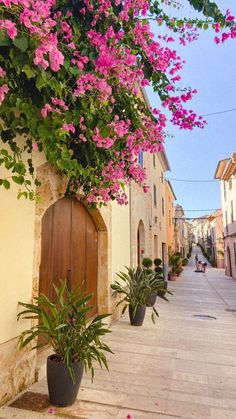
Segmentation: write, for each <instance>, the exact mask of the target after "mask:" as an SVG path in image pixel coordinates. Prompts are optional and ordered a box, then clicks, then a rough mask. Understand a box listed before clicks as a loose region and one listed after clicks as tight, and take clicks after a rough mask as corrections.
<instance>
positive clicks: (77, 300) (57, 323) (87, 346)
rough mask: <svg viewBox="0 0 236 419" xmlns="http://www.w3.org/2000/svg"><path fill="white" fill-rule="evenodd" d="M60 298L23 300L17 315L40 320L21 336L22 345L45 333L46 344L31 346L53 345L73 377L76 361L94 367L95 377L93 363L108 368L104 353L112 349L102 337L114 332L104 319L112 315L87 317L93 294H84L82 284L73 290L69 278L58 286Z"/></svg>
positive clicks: (59, 359)
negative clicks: (68, 285) (106, 325)
mask: <svg viewBox="0 0 236 419" xmlns="http://www.w3.org/2000/svg"><path fill="white" fill-rule="evenodd" d="M54 289H55V293H56V296H57V298H56V301H54V300H50V299H49V298H48V297H46V295H43V294H42V295H40V296H39V297H37V298H35V300H36V304H26V303H22V302H19V305H21V306H23V307H24V308H25V310H23V311H21V312H20V313H19V314H18V316H17V318H18V320H19V319H20V318H23V319H37V320H38V324H37V325H35V326H32V327H31V328H30V329H28V330H26V331H24V332H23V333H22V334H21V336H20V338H19V346H20V348H24V347H25V346H27V345H28V344H29V343H30V342H32V341H34V340H35V339H36V338H37V337H39V336H42V337H43V338H44V343H41V344H37V343H36V345H35V346H33V348H31V349H35V348H38V347H42V346H51V347H52V348H53V350H54V352H55V357H56V359H57V360H58V362H64V363H66V365H67V367H68V369H69V372H70V375H71V378H72V379H74V376H73V375H74V373H73V369H72V363H73V362H77V361H82V362H83V363H84V366H85V368H86V369H89V370H91V373H92V379H93V377H94V368H93V362H94V361H98V362H99V364H100V366H101V367H102V366H105V367H106V369H108V365H107V360H106V356H105V354H104V352H112V351H111V349H110V348H109V347H108V346H107V345H106V344H105V343H104V342H102V341H101V340H100V337H101V336H104V335H106V334H107V333H109V332H110V330H108V329H107V328H106V327H105V324H104V323H103V322H102V320H103V319H104V318H106V317H108V316H109V315H110V314H103V315H100V316H97V317H95V318H94V319H93V320H92V321H91V322H90V323H89V322H88V321H87V320H86V317H87V316H86V315H87V313H88V312H89V311H90V310H91V309H92V307H91V306H88V303H89V301H90V300H91V298H92V295H87V296H83V295H82V294H80V293H79V292H78V287H77V288H75V289H74V290H73V291H71V292H70V291H69V290H68V288H67V284H66V281H61V284H60V286H59V287H58V288H57V287H56V286H55V285H54Z"/></svg>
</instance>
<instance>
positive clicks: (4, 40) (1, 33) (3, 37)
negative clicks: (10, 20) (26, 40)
mask: <svg viewBox="0 0 236 419" xmlns="http://www.w3.org/2000/svg"><path fill="white" fill-rule="evenodd" d="M9 45H11V40H10V38H9V36H7V34H6V31H5V30H4V29H1V30H0V47H8V46H9Z"/></svg>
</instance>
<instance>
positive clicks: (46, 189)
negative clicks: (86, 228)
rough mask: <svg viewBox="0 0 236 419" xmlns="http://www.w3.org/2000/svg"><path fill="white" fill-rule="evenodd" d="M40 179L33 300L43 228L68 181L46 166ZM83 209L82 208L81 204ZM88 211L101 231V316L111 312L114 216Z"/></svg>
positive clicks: (35, 292)
mask: <svg viewBox="0 0 236 419" xmlns="http://www.w3.org/2000/svg"><path fill="white" fill-rule="evenodd" d="M37 178H38V180H39V181H40V182H41V186H39V187H38V190H37V192H38V193H39V194H40V196H41V199H40V201H39V202H38V203H37V204H36V213H35V245H34V265H33V266H34V269H33V290H32V296H33V297H37V296H38V294H39V272H40V262H41V244H42V225H43V217H44V215H45V214H46V211H47V210H48V209H49V208H50V207H52V206H53V205H54V204H55V203H56V202H58V201H59V200H61V199H62V198H63V197H64V192H65V189H66V184H67V182H66V178H65V177H63V176H61V175H59V174H58V173H57V171H56V169H55V168H54V167H52V166H51V165H50V164H49V163H45V164H43V165H41V166H39V167H38V169H37ZM80 205H82V204H80ZM83 207H84V210H85V211H87V212H88V214H89V218H90V219H91V220H92V224H94V226H95V227H96V231H97V310H96V311H97V312H98V313H99V314H103V313H107V312H110V311H111V301H110V298H109V296H110V282H109V271H110V264H109V261H108V254H109V252H108V247H109V236H108V229H110V227H109V221H110V213H109V209H108V208H107V209H106V210H105V211H104V214H105V215H103V214H102V213H101V211H99V210H98V209H90V208H89V207H86V204H84V203H83Z"/></svg>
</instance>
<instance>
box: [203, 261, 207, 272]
mask: <svg viewBox="0 0 236 419" xmlns="http://www.w3.org/2000/svg"><path fill="white" fill-rule="evenodd" d="M206 267H207V263H206V262H205V263H202V272H203V273H205V272H206Z"/></svg>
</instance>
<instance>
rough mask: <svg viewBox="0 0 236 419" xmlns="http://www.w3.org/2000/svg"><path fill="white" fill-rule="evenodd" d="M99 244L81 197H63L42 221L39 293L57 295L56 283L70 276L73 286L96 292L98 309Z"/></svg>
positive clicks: (93, 301) (94, 294)
mask: <svg viewBox="0 0 236 419" xmlns="http://www.w3.org/2000/svg"><path fill="white" fill-rule="evenodd" d="M97 273H98V243H97V230H96V226H95V224H94V222H93V219H92V218H91V216H90V214H89V213H88V211H87V210H86V208H85V207H84V206H83V205H82V204H81V203H79V202H78V201H77V200H69V199H66V198H63V199H60V200H59V201H57V202H56V203H55V204H53V205H52V206H51V207H50V208H49V209H48V210H47V211H46V213H45V215H44V217H43V220H42V244H41V264H40V271H39V293H44V294H46V295H47V296H48V297H50V298H54V297H55V293H54V289H53V283H54V284H56V285H57V286H58V285H59V280H60V279H67V283H68V286H69V287H71V288H74V287H76V286H77V285H78V284H80V285H81V291H83V292H84V293H86V294H88V293H92V294H93V299H92V302H91V304H92V305H93V310H92V311H91V314H90V315H93V314H95V313H96V312H97Z"/></svg>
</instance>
